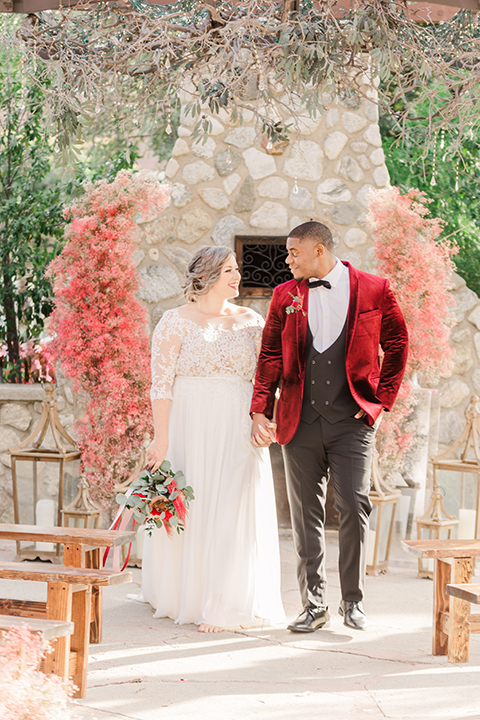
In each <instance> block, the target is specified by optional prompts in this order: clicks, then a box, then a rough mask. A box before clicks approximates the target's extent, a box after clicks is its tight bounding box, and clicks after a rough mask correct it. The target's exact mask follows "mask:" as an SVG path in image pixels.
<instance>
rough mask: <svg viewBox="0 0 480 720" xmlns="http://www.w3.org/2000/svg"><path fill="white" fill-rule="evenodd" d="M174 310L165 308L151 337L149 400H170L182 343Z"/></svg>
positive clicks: (179, 324)
mask: <svg viewBox="0 0 480 720" xmlns="http://www.w3.org/2000/svg"><path fill="white" fill-rule="evenodd" d="M178 320H179V318H178V317H177V313H176V311H175V310H167V311H166V312H165V314H164V316H163V317H162V319H161V320H160V322H159V323H158V325H157V327H156V328H155V331H154V333H153V338H152V388H151V390H150V398H151V400H152V401H153V400H172V399H173V394H172V389H173V383H174V381H175V374H176V365H177V359H178V354H179V352H180V347H181V345H182V335H181V329H180V327H181V323H179V322H178Z"/></svg>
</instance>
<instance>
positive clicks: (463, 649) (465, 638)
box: [448, 558, 473, 663]
mask: <svg viewBox="0 0 480 720" xmlns="http://www.w3.org/2000/svg"><path fill="white" fill-rule="evenodd" d="M472 571H473V560H472V558H457V559H455V560H454V577H455V580H454V582H455V583H469V582H471V578H472ZM469 615H470V603H469V602H468V601H467V600H461V599H460V598H457V597H452V598H451V599H450V623H449V634H448V660H449V662H451V663H458V662H467V661H468V658H469V649H470V623H469V621H468V618H469Z"/></svg>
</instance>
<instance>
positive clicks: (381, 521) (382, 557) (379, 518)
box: [367, 447, 402, 575]
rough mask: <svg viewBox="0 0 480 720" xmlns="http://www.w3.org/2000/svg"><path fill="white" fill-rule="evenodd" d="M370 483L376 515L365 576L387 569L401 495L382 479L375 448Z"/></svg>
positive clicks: (377, 573)
mask: <svg viewBox="0 0 480 720" xmlns="http://www.w3.org/2000/svg"><path fill="white" fill-rule="evenodd" d="M371 483H372V485H371V490H370V494H369V497H370V500H371V502H372V505H373V513H376V529H375V531H374V532H375V543H374V547H373V560H372V563H371V564H370V565H367V575H379V574H381V573H385V572H386V571H387V569H388V559H389V556H390V547H391V544H392V536H393V528H394V525H395V513H396V509H397V502H398V498H399V497H401V494H402V493H401V491H400V490H397V489H396V488H392V487H391V485H389V484H388V483H387V482H386V480H384V479H383V477H382V474H381V472H380V467H379V464H378V451H377V448H376V447H375V448H374V450H373V459H372V477H371ZM370 532H373V531H372V530H371V531H370Z"/></svg>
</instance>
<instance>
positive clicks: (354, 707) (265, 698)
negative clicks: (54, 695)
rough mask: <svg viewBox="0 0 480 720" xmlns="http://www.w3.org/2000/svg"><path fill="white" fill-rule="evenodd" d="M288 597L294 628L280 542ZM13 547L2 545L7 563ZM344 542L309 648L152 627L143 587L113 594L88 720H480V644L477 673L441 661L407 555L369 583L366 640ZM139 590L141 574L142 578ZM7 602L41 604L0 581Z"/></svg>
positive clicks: (241, 634) (293, 641) (305, 641)
mask: <svg viewBox="0 0 480 720" xmlns="http://www.w3.org/2000/svg"><path fill="white" fill-rule="evenodd" d="M281 548H282V565H283V568H282V570H283V596H284V601H285V609H286V612H287V616H288V618H289V619H291V618H293V617H295V615H296V614H297V611H298V609H299V603H298V591H297V589H296V584H295V577H294V557H293V550H292V543H291V539H290V538H289V537H288V533H287V534H285V533H284V534H283V536H282V538H281ZM11 554H12V547H11V545H9V544H8V543H4V544H3V545H0V558H3V559H7V558H11ZM336 557H337V541H336V535H335V533H329V534H328V574H329V583H330V584H329V603H330V609H331V611H332V622H331V627H330V628H328V629H325V630H321V631H317V632H316V633H312V634H310V635H306V636H301V635H294V634H292V633H290V632H288V631H287V630H286V629H285V628H283V627H282V628H273V629H272V628H267V629H258V628H257V629H246V630H241V631H237V632H225V633H222V634H221V635H215V636H206V635H201V634H199V633H198V632H196V629H195V627H194V626H181V627H179V626H176V625H174V624H173V623H172V622H171V621H170V620H166V619H164V620H154V619H153V618H152V612H151V609H150V607H149V606H147V605H142V604H139V603H136V602H132V601H130V600H128V599H127V597H126V596H127V594H129V593H131V592H132V591H133V592H135V590H136V586H135V585H120V586H118V587H114V588H108V589H106V591H105V595H104V597H105V606H104V639H103V642H102V644H101V645H97V646H93V645H92V646H91V647H90V662H89V674H88V691H87V697H86V698H85V699H84V700H82V701H80V702H79V703H76V704H75V706H74V717H76V718H82V719H83V720H111V719H112V718H118V720H122V719H123V720H133V719H135V720H137V719H138V720H173V719H174V718H175V720H179V719H180V720H198V719H201V720H203V718H205V720H207V719H208V720H240V719H242V720H243V719H244V718H261V719H262V720H270V719H273V718H275V719H276V720H296V719H297V718H302V720H304V719H305V720H310V719H312V720H313V718H315V719H317V718H319V719H320V718H321V720H358V719H359V718H367V719H368V720H380V719H385V718H388V719H390V718H392V720H393V719H395V720H407V719H408V720H413V719H414V720H424V719H426V718H428V719H429V720H430V719H432V720H440V719H443V718H445V719H448V720H466V719H467V718H468V719H469V720H470V719H471V718H477V719H480V672H479V671H480V636H478V635H474V636H473V637H472V640H471V653H470V661H469V662H468V663H465V664H458V665H452V664H450V663H448V662H447V660H446V658H443V657H433V656H432V655H431V654H430V652H431V650H430V646H431V607H432V588H433V585H432V582H431V581H429V580H419V579H417V578H416V566H415V561H414V560H413V558H411V557H410V556H408V555H406V554H404V553H403V552H402V551H401V550H400V548H399V546H398V544H397V545H395V547H394V549H393V560H392V563H391V565H392V567H391V571H390V572H389V573H388V574H386V575H383V576H380V577H376V578H374V577H369V578H367V598H366V601H365V608H366V611H367V614H368V617H369V620H370V628H369V630H368V631H367V632H364V633H358V632H354V631H350V630H348V629H347V628H345V626H344V625H343V624H342V622H341V619H340V618H339V617H338V615H337V614H336V610H337V606H338V600H339V585H338V577H337V573H336ZM134 576H135V580H136V581H137V582H139V581H140V571H139V570H134ZM0 587H1V589H0V595H1V596H3V597H8V596H12V597H15V596H17V597H18V596H19V595H20V594H21V595H22V597H30V598H32V599H34V598H36V599H41V598H42V593H43V592H44V591H43V588H42V587H39V586H38V585H36V584H35V583H24V584H23V585H22V587H21V588H20V587H19V586H18V584H16V583H12V582H10V581H0Z"/></svg>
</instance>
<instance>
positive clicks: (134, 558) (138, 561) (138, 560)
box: [114, 433, 151, 567]
mask: <svg viewBox="0 0 480 720" xmlns="http://www.w3.org/2000/svg"><path fill="white" fill-rule="evenodd" d="M150 443H151V438H150V435H149V434H148V433H145V434H144V436H143V442H142V446H141V448H140V455H139V456H138V462H137V464H136V465H135V467H134V469H133V471H132V473H131V475H130V477H129V478H128V479H127V480H125V482H123V483H120V484H119V485H115V487H114V489H115V491H116V492H125V490H127V489H128V488H129V487H130V485H131V484H132V482H133V481H134V480H137V478H138V476H139V475H140V473H141V471H142V470H143V469H144V467H145V463H146V462H147V449H148V446H149V445H150ZM142 543H143V541H142ZM138 544H139V541H138V536H137V542H136V545H137V548H136V554H135V555H132V554H131V553H130V557H129V558H128V567H142V553H141V552H140V553H138ZM122 557H123V561H124V562H125V558H126V557H127V546H126V545H122Z"/></svg>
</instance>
